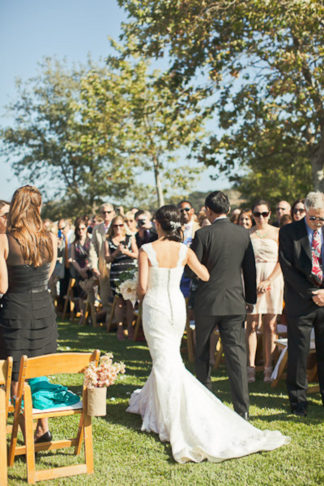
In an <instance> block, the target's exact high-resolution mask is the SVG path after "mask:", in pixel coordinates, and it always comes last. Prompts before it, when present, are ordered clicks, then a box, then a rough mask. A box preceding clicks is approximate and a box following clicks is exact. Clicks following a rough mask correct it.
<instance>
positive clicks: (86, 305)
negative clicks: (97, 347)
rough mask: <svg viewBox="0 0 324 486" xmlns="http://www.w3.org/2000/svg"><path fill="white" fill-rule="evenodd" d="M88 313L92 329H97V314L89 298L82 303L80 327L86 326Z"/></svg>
mask: <svg viewBox="0 0 324 486" xmlns="http://www.w3.org/2000/svg"><path fill="white" fill-rule="evenodd" d="M89 313H90V317H91V322H92V326H93V327H97V313H96V308H95V306H94V304H93V303H92V302H91V299H90V298H89V296H88V297H87V298H86V300H84V301H83V309H82V317H81V319H80V325H81V326H85V325H86V324H87V321H88V318H89Z"/></svg>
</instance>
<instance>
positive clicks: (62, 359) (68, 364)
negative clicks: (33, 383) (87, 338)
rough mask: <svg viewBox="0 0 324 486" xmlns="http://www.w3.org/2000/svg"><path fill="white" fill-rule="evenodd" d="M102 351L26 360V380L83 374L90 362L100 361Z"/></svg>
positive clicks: (48, 355) (50, 355)
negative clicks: (63, 374) (67, 374)
mask: <svg viewBox="0 0 324 486" xmlns="http://www.w3.org/2000/svg"><path fill="white" fill-rule="evenodd" d="M99 355H100V351H99V350H96V351H93V353H56V354H46V355H43V356H37V357H36V358H29V359H26V360H25V373H24V375H25V379H28V378H36V377H38V376H48V375H57V374H61V373H81V372H83V371H84V369H85V368H86V367H87V366H88V364H89V363H90V361H96V362H98V360H99Z"/></svg>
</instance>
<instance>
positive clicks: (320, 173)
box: [311, 127, 324, 193]
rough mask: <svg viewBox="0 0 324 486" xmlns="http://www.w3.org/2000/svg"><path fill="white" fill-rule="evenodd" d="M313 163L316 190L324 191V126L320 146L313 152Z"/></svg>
mask: <svg viewBox="0 0 324 486" xmlns="http://www.w3.org/2000/svg"><path fill="white" fill-rule="evenodd" d="M311 164H312V175H313V185H314V190H315V191H321V192H323V193H324V127H323V129H322V136H321V140H320V142H319V144H318V147H317V149H316V150H314V152H313V154H312V157H311Z"/></svg>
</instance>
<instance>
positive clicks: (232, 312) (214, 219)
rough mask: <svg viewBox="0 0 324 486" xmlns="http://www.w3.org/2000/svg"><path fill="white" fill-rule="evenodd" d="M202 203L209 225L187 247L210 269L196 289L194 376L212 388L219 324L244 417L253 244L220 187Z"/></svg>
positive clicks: (234, 394) (252, 299) (234, 396)
mask: <svg viewBox="0 0 324 486" xmlns="http://www.w3.org/2000/svg"><path fill="white" fill-rule="evenodd" d="M205 207H206V214H207V217H208V219H209V221H210V222H211V223H212V224H211V225H210V226H205V227H204V228H201V229H200V230H198V231H197V232H196V234H195V238H194V240H193V243H192V246H191V248H192V250H193V251H194V252H195V253H196V255H197V257H198V259H199V260H200V261H201V263H203V264H204V265H206V267H207V268H208V271H209V273H210V279H209V281H208V282H199V285H198V289H197V292H196V294H195V303H194V312H195V321H196V373H197V378H198V379H199V380H200V381H201V382H202V383H203V384H205V385H206V386H207V387H208V388H210V385H211V382H210V365H209V345H210V336H211V333H212V332H213V330H214V328H215V327H216V326H218V329H219V332H220V336H221V340H222V344H223V349H224V353H225V360H226V367H227V372H228V376H229V380H230V385H231V393H232V401H233V405H234V409H235V411H236V412H237V413H239V414H240V415H241V416H243V417H244V418H246V419H248V411H249V391H248V382H247V360H246V344H245V331H244V321H245V317H246V312H247V310H249V311H251V310H252V305H253V304H255V302H256V270H255V260H254V253H253V248H252V244H251V241H250V237H249V233H248V232H247V230H246V229H244V228H243V227H242V226H238V225H235V224H233V223H231V222H230V221H229V220H228V219H227V217H226V215H227V214H228V212H229V209H230V204H229V200H228V198H227V196H226V195H225V194H224V193H223V192H221V191H215V192H212V193H211V194H209V196H208V197H207V198H206V201H205ZM242 276H243V279H242ZM243 281H244V287H243Z"/></svg>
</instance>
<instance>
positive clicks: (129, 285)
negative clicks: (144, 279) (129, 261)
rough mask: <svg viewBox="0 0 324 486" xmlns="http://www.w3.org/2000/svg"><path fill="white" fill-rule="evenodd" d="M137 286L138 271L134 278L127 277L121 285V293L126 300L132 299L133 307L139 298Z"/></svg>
mask: <svg viewBox="0 0 324 486" xmlns="http://www.w3.org/2000/svg"><path fill="white" fill-rule="evenodd" d="M136 287H137V272H136V273H135V274H134V275H133V278H132V279H127V280H125V281H124V282H122V283H121V284H120V286H119V289H118V292H119V293H120V294H121V296H122V297H123V299H124V300H130V301H131V303H132V305H133V307H134V305H135V303H136V300H137V295H136Z"/></svg>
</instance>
